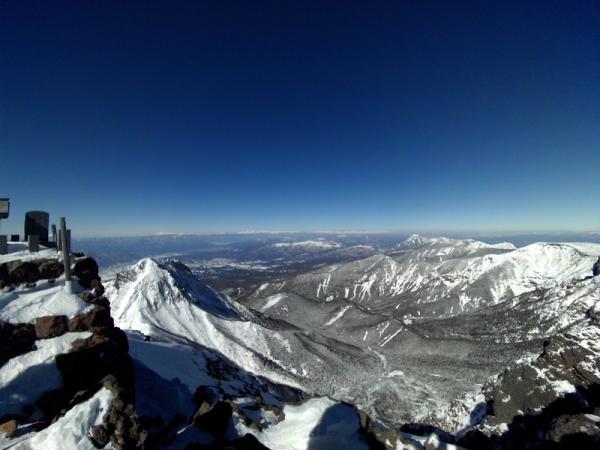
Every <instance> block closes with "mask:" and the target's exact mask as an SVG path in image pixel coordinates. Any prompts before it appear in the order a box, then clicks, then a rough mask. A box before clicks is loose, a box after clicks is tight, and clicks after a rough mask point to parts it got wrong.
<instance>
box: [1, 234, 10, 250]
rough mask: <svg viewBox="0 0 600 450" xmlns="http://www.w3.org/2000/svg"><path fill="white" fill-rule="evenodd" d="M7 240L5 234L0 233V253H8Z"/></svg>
mask: <svg viewBox="0 0 600 450" xmlns="http://www.w3.org/2000/svg"><path fill="white" fill-rule="evenodd" d="M7 240H8V239H7V236H5V235H3V234H0V255H6V254H7V253H8V245H7V244H6V242H7Z"/></svg>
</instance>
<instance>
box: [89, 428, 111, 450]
mask: <svg viewBox="0 0 600 450" xmlns="http://www.w3.org/2000/svg"><path fill="white" fill-rule="evenodd" d="M90 434H91V435H92V443H93V444H94V446H95V447H97V448H104V447H105V446H106V445H107V444H108V442H109V441H110V434H109V433H108V429H107V428H106V426H104V425H102V424H100V425H96V426H95V427H92V431H91V433H90Z"/></svg>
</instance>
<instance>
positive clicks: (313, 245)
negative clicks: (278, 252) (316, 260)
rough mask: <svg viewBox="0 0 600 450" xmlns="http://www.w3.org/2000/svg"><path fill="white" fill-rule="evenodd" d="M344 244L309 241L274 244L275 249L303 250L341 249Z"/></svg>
mask: <svg viewBox="0 0 600 450" xmlns="http://www.w3.org/2000/svg"><path fill="white" fill-rule="evenodd" d="M341 246H342V244H340V243H339V242H333V241H325V240H308V241H300V242H276V243H275V244H273V247H275V248H302V249H328V248H340V247H341Z"/></svg>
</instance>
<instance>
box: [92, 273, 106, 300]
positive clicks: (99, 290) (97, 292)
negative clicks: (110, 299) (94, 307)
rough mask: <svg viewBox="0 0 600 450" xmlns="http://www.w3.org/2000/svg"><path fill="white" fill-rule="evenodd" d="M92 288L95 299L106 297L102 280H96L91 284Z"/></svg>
mask: <svg viewBox="0 0 600 450" xmlns="http://www.w3.org/2000/svg"><path fill="white" fill-rule="evenodd" d="M90 288H91V289H92V294H93V295H94V297H102V296H103V295H104V286H102V283H101V282H100V280H98V279H96V278H94V279H93V280H92V281H91V282H90Z"/></svg>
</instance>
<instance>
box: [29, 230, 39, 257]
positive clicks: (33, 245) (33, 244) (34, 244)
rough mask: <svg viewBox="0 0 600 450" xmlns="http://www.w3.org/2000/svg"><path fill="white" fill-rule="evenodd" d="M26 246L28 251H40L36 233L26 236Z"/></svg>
mask: <svg viewBox="0 0 600 450" xmlns="http://www.w3.org/2000/svg"><path fill="white" fill-rule="evenodd" d="M27 247H28V248H29V253H37V252H39V251H40V237H39V236H38V235H37V234H30V235H29V236H27Z"/></svg>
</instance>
